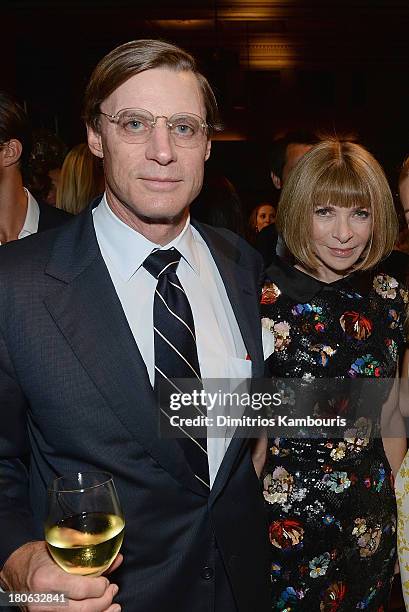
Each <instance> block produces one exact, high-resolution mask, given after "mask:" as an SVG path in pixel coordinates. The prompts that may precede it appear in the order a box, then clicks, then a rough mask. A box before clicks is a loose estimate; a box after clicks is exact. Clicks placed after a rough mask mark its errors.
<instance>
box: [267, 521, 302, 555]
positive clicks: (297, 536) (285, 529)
mask: <svg viewBox="0 0 409 612" xmlns="http://www.w3.org/2000/svg"><path fill="white" fill-rule="evenodd" d="M269 535H270V542H271V544H272V545H273V546H275V547H276V548H282V549H284V550H289V549H290V548H294V547H295V546H300V545H302V541H303V538H304V528H303V527H302V525H301V523H300V521H296V520H294V519H281V520H279V521H274V522H273V523H271V525H270V529H269Z"/></svg>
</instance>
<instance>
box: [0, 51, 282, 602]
mask: <svg viewBox="0 0 409 612" xmlns="http://www.w3.org/2000/svg"><path fill="white" fill-rule="evenodd" d="M84 114H85V118H86V123H87V129H88V142H89V146H90V148H91V151H92V152H93V153H94V154H95V155H96V156H98V157H100V158H102V159H103V160H104V170H105V180H106V191H105V194H104V196H103V198H102V200H101V201H100V202H99V203H98V204H97V205H94V207H93V208H92V207H91V209H89V210H87V211H84V213H82V214H81V215H79V216H78V217H77V218H75V219H73V220H72V221H71V222H70V223H68V224H67V225H66V226H64V227H62V228H57V229H55V230H52V231H51V232H48V233H47V234H42V235H39V236H36V237H33V238H29V239H27V240H24V241H20V243H18V244H12V245H7V246H5V247H4V249H3V252H1V253H0V287H1V291H0V330H1V340H0V413H1V422H2V429H1V431H0V531H1V543H0V567H1V565H2V564H4V566H3V569H2V571H1V573H0V579H1V581H2V584H3V588H6V589H9V590H25V591H40V590H42V591H51V590H53V591H65V592H66V593H67V594H68V597H69V608H68V609H69V610H73V611H75V610H81V611H83V612H88V611H89V612H97V611H100V610H101V611H102V610H104V611H109V612H116V611H117V610H118V609H120V608H119V604H120V605H121V607H122V609H123V610H126V611H127V612H158V611H159V610H164V609H166V610H171V611H172V612H193V611H194V612H210V611H215V612H254V610H257V611H258V612H261V611H263V610H268V609H269V608H270V600H269V587H268V584H269V577H268V537H267V526H266V519H265V515H264V508H263V500H262V495H261V492H260V486H259V480H258V477H257V474H256V471H255V469H254V466H253V463H252V458H251V452H250V446H249V443H248V441H247V440H243V439H238V438H236V437H233V439H231V440H230V439H229V438H226V439H224V438H223V437H219V438H211V437H208V438H207V440H206V438H205V439H196V440H195V439H191V438H189V437H188V436H185V437H182V438H181V439H165V438H162V437H160V435H159V434H158V409H157V401H156V396H155V393H154V389H155V390H156V388H157V383H158V381H159V382H161V383H164V382H165V383H166V381H167V377H171V376H173V377H174V378H176V376H175V374H178V375H179V377H181V376H184V375H181V372H182V370H183V366H184V365H186V364H187V365H188V366H190V368H191V370H192V371H193V370H194V369H195V370H199V369H200V372H199V375H198V378H199V379H200V377H201V378H203V379H204V378H215V377H219V378H246V377H250V376H256V377H257V376H262V375H263V355H262V347H261V331H260V324H259V317H258V283H259V278H260V275H261V272H262V264H261V258H260V257H259V256H258V255H257V254H256V253H255V251H253V250H252V249H251V247H249V246H248V245H247V244H246V243H245V242H244V241H243V240H241V239H240V238H239V237H237V236H235V235H234V234H232V233H231V232H228V231H227V230H215V229H213V228H210V227H207V226H202V225H200V224H190V220H189V205H190V203H191V202H192V201H193V199H194V198H195V197H196V196H197V194H198V192H199V191H200V188H201V185H202V179H203V170H204V162H205V161H206V159H207V158H208V157H209V155H210V134H211V131H212V128H213V129H214V128H215V127H216V125H217V106H216V102H215V99H214V95H213V92H212V90H211V88H210V86H209V84H208V82H207V81H206V79H205V78H204V77H203V76H202V75H201V74H200V73H198V72H197V69H196V65H195V62H194V60H193V58H192V57H191V56H190V55H188V54H187V53H185V52H184V51H182V50H181V49H179V48H177V47H174V46H173V45H169V44H167V43H163V42H160V41H153V40H150V41H149V40H144V41H133V42H131V43H127V44H125V45H122V46H121V47H118V48H117V49H114V50H113V51H112V52H111V53H110V54H108V56H106V57H105V58H103V59H102V60H101V62H100V63H99V65H98V66H97V68H96V69H95V71H94V73H93V75H92V77H91V80H90V83H89V85H88V88H87V92H86V98H85V112H84ZM169 255H171V259H172V258H173V259H177V261H170V262H169V263H167V264H166V265H164V266H163V267H162V268H160V269H159V271H158V272H155V271H152V270H153V267H154V265H156V263H157V261H158V259H160V260H161V261H162V258H163V257H164V258H165V259H166V258H167V257H168V256H169ZM152 262H153V263H152ZM175 264H176V268H177V269H176V272H169V269H170V267H171V266H174V265H175ZM168 272H169V276H168V277H166V274H167V273H168ZM165 277H166V278H165ZM164 279H165V280H164ZM161 283H162V285H163V283H165V284H166V291H167V293H166V294H165V297H169V296H171V295H172V296H173V298H174V302H173V303H172V305H171V306H169V302H166V301H165V298H164V297H163V295H162V293H161V286H162V285H161ZM163 304H164V305H165V307H163ZM182 305H183V308H184V312H185V314H186V317H187V318H186V319H184V318H183V319H182V314H181V313H182V308H180V307H181V306H182ZM161 307H162V311H160V308H161ZM158 308H159V310H157V309H158ZM179 308H180V309H179ZM166 317H167V318H166ZM189 317H190V319H189ZM186 321H190V322H189V324H188V323H187V322H186ZM161 326H162V327H161ZM172 326H176V327H177V326H179V327H178V333H176V332H173V331H172V333H170V332H169V330H170V329H173V327H172ZM161 330H162V331H161ZM186 330H187V333H186ZM182 332H184V336H183V333H182ZM166 335H168V338H166V337H165V336H166ZM182 336H183V343H184V344H183V346H184V347H185V348H186V347H189V351H190V353H189V356H187V353H183V352H182V348H181V346H182V343H181V341H182ZM186 338H187V339H188V340H190V344H189V345H188V340H186ZM192 339H193V341H194V342H193V343H192ZM162 340H163V342H162V345H161V341H162ZM179 343H180V344H179ZM183 350H184V349H183ZM166 351H167V353H166ZM163 353H164V354H165V355H166V359H165V360H164V361H163V360H162V361H161V359H162V357H163ZM178 359H179V361H178ZM192 363H194V364H195V365H194V368H193V367H192ZM166 368H169V370H168V371H165V372H164V370H166ZM27 454H29V456H30V461H29V465H30V469H29V473H27V469H26V465H27V463H26V462H24V457H25V456H26V455H27ZM90 470H98V471H101V470H103V471H107V472H110V473H112V474H113V476H114V480H115V483H116V486H117V489H118V493H119V498H120V500H121V503H122V506H123V511H124V516H125V521H126V527H125V538H124V543H123V546H122V555H123V558H122V555H119V556H118V557H117V559H116V560H115V561H114V564H113V566H112V567H111V568H110V569H111V572H110V573H108V575H107V576H108V577H98V578H95V577H84V576H78V575H69V574H66V573H64V572H63V571H62V570H61V569H60V568H59V567H58V566H57V565H56V564H55V563H54V562H53V561H52V560H51V558H50V556H49V554H48V552H47V548H46V544H45V542H44V541H43V538H44V535H43V520H44V515H45V506H46V497H47V495H46V488H47V485H48V484H49V483H50V481H52V479H53V478H55V477H56V476H59V475H62V474H66V473H68V472H77V471H90ZM108 578H109V580H112V581H114V582H110V581H109V580H108ZM118 587H119V589H118ZM28 609H30V606H29V607H28ZM36 609H37V610H38V608H36ZM49 609H50V608H47V610H49ZM51 609H54V608H51ZM55 609H58V608H55ZM33 610H34V608H33Z"/></svg>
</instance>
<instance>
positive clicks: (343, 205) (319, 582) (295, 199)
mask: <svg viewBox="0 0 409 612" xmlns="http://www.w3.org/2000/svg"><path fill="white" fill-rule="evenodd" d="M277 226H278V231H279V232H280V233H281V234H282V236H283V238H284V241H285V243H286V245H287V247H288V249H289V250H290V252H291V253H292V255H293V257H294V260H295V264H294V265H290V264H288V263H285V262H284V261H282V260H280V259H279V258H276V259H275V261H274V262H273V264H272V265H271V266H270V267H269V268H268V270H267V277H268V278H267V283H266V285H265V287H264V290H263V299H262V316H263V319H262V323H263V327H264V328H265V329H267V330H269V331H270V332H271V333H272V334H273V336H274V340H275V350H274V353H273V354H272V355H271V357H270V358H269V359H268V366H269V369H270V371H271V375H272V376H273V377H277V378H281V379H285V378H288V379H291V378H297V379H300V378H301V379H303V380H304V381H305V383H309V382H311V381H314V380H315V379H320V378H325V379H327V380H328V379H332V381H331V382H330V381H328V383H326V384H331V385H332V384H333V381H334V380H337V381H339V382H337V385H340V384H341V382H340V381H342V380H343V381H344V383H343V384H344V385H345V384H346V381H348V380H350V381H352V380H354V379H355V380H356V379H365V378H385V379H394V377H395V376H396V372H397V367H398V361H399V357H400V355H401V354H402V352H403V348H404V333H403V326H402V324H403V320H404V312H405V308H406V306H405V304H406V303H407V301H408V293H407V291H406V289H405V287H404V286H402V285H401V284H400V283H399V282H398V281H397V280H396V279H395V278H394V277H393V276H391V275H389V274H387V273H385V272H384V271H383V269H382V260H383V258H385V257H386V256H387V255H388V254H389V252H390V251H391V250H392V248H393V245H394V243H395V240H396V235H397V229H398V223H397V217H396V212H395V209H394V204H393V199H392V194H391V192H390V189H389V186H388V183H387V180H386V178H385V176H384V173H383V171H382V169H381V167H380V166H379V164H378V163H377V162H376V160H375V159H374V158H373V157H372V156H371V155H370V154H369V153H368V152H367V151H366V150H365V149H364V148H363V147H361V146H359V145H357V144H354V143H349V142H339V141H337V140H331V141H324V142H321V143H319V144H317V145H316V146H314V147H313V148H312V149H311V151H309V152H308V153H307V154H306V155H305V156H304V157H303V158H302V159H301V160H300V162H299V163H298V165H297V167H296V168H295V169H294V170H293V172H292V174H291V176H290V177H289V178H288V181H287V182H286V184H285V186H284V188H283V191H282V195H281V199H280V204H279V207H278V215H277ZM361 382H362V381H361ZM289 384H290V385H291V383H290V381H289ZM354 384H360V382H359V381H357V382H356V383H354ZM348 385H349V383H348ZM391 386H392V384H388V381H385V385H384V386H382V389H381V391H382V390H383V391H384V399H385V400H386V399H387V397H388V393H389V390H390V388H391ZM307 388H308V387H306V389H307ZM337 388H338V387H336V386H334V394H335V395H336V391H337ZM351 388H353V384H351ZM306 393H307V395H308V391H307V392H306ZM305 397H306V396H305ZM305 397H303V398H302V399H301V403H302V404H303V405H304V407H305V402H306V399H305ZM332 397H334V396H330V398H329V400H328V398H327V400H326V405H325V407H324V410H325V409H326V410H328V413H329V414H330V415H331V416H337V415H340V416H350V415H351V414H353V413H354V410H355V409H356V408H357V406H358V405H359V403H360V402H361V401H362V400H361V397H358V399H357V400H356V402H353V401H351V399H350V398H348V399H346V400H345V399H343V400H342V401H341V400H339V398H335V397H334V402H332V400H331V398H332ZM362 399H363V398H362ZM312 400H313V401H312V403H311V408H313V407H314V408H316V406H314V401H315V399H314V398H312ZM335 400H336V401H335ZM348 401H349V403H348ZM383 403H384V402H383V400H382V401H380V406H379V409H377V408H376V406H375V405H374V406H373V413H372V412H371V413H370V414H369V415H367V416H366V417H361V418H360V419H359V420H357V421H356V422H355V423H354V424H353V428H352V430H349V431H348V432H342V433H341V439H339V434H340V432H339V430H338V432H337V433H338V436H337V435H335V436H334V438H331V437H330V438H328V437H327V438H325V439H324V438H315V439H312V438H311V437H310V438H309V439H306V438H305V437H302V436H299V437H298V438H291V439H290V438H275V439H273V440H270V441H269V444H268V452H267V462H266V466H265V470H264V478H263V483H264V497H265V500H266V505H267V511H268V514H269V535H270V542H271V552H272V582H273V605H272V609H273V610H281V611H284V610H303V611H308V612H318V611H319V612H329V611H335V610H337V611H341V610H342V611H343V612H350V611H351V610H363V609H366V610H373V611H376V612H381V611H385V612H386V610H387V609H388V600H389V594H390V586H391V581H392V578H393V573H394V567H395V562H396V500H395V495H394V490H393V484H392V479H393V476H392V473H394V474H396V472H397V470H398V469H399V466H400V464H401V461H402V459H403V456H404V454H405V451H406V439H405V435H404V432H403V420H402V418H401V415H400V413H399V411H398V410H397V409H396V403H397V402H389V403H386V402H385V405H384V407H383V408H382V407H381V405H382V404H383ZM286 406H287V410H288V411H289V412H290V411H291V410H293V408H292V406H291V402H289V403H288V404H287V405H286ZM320 408H322V406H321V405H320ZM371 409H372V406H371ZM377 410H378V411H377ZM311 412H312V410H311ZM381 417H382V425H383V424H385V423H388V425H389V431H391V430H392V431H393V433H394V435H395V436H396V437H394V438H393V439H384V440H382V439H381V437H380V436H381V425H380V421H381ZM382 431H383V430H382ZM304 433H305V432H304Z"/></svg>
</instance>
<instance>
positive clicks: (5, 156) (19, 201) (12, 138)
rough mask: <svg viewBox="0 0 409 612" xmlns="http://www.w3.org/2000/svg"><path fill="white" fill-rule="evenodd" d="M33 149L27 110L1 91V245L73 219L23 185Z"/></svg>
mask: <svg viewBox="0 0 409 612" xmlns="http://www.w3.org/2000/svg"><path fill="white" fill-rule="evenodd" d="M30 150H31V128H30V124H29V121H28V117H27V115H26V113H25V111H24V109H23V108H22V107H21V106H20V105H19V104H17V102H16V101H15V100H14V99H13V98H12V97H11V96H10V95H9V94H7V93H6V92H0V244H4V243H5V242H10V241H11V240H17V239H20V238H25V237H26V236H30V235H31V234H35V233H36V232H40V231H43V230H46V229H50V228H52V227H55V226H57V225H60V224H61V223H63V222H64V221H66V220H67V219H68V218H69V217H70V215H68V214H67V213H65V212H63V211H61V210H56V209H55V208H54V207H52V206H48V205H47V204H44V203H43V202H41V201H39V200H38V201H37V200H36V198H35V197H34V196H33V194H32V193H31V192H30V191H29V190H28V189H27V188H26V187H25V186H24V182H25V178H26V171H27V164H28V160H29V158H30Z"/></svg>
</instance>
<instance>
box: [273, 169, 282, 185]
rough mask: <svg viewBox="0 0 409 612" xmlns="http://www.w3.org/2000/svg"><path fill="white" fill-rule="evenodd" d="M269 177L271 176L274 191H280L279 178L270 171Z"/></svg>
mask: <svg viewBox="0 0 409 612" xmlns="http://www.w3.org/2000/svg"><path fill="white" fill-rule="evenodd" d="M270 176H271V180H272V181H273V185H274V187H275V188H276V189H281V187H282V183H281V179H280V177H279V176H277V175H276V174H274V172H273V171H272V170H271V172H270Z"/></svg>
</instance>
